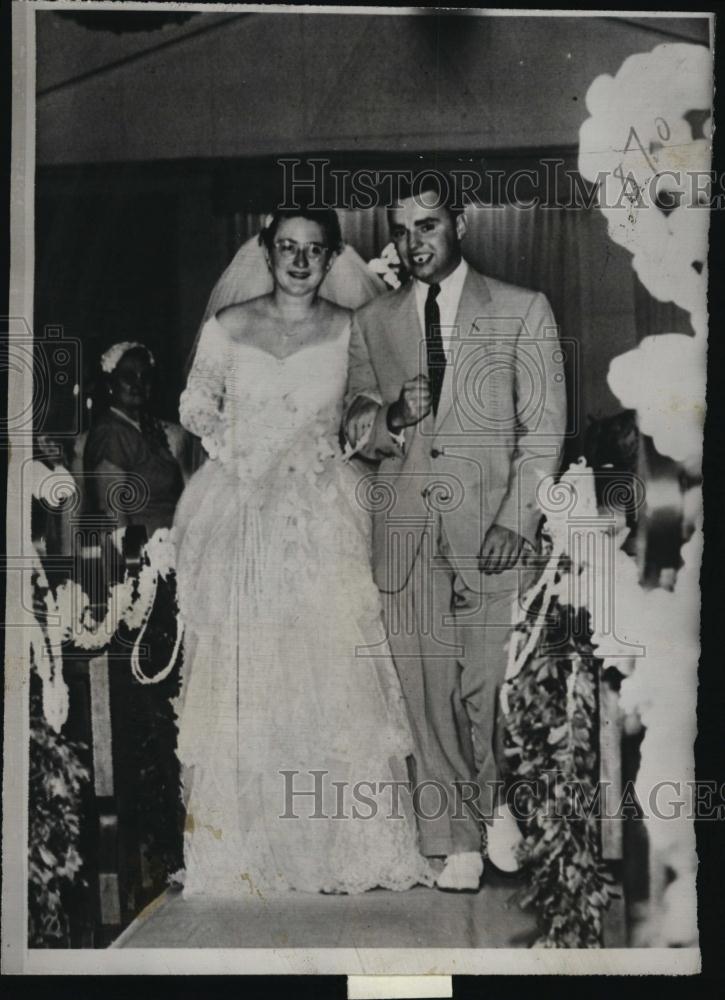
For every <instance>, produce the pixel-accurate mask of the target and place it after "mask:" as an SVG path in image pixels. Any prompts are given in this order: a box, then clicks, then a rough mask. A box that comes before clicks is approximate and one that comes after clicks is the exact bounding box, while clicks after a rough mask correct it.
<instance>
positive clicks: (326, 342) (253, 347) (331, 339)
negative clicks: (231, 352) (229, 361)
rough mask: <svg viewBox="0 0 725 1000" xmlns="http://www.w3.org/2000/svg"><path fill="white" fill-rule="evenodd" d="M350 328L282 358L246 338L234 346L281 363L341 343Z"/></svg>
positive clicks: (236, 342)
mask: <svg viewBox="0 0 725 1000" xmlns="http://www.w3.org/2000/svg"><path fill="white" fill-rule="evenodd" d="M348 330H349V326H346V327H344V328H343V330H342V333H340V334H339V335H338V336H337V337H328V338H327V339H326V340H317V341H315V343H314V344H308V345H306V346H304V347H300V348H299V349H298V350H296V351H292V352H291V354H285V355H283V357H281V358H280V357H277V355H276V354H272V352H271V351H265V349H264V348H263V347H259V346H258V345H257V344H249V343H247V342H246V341H244V340H239V341H235V342H234V346H235V347H246V348H247V350H250V351H256V352H257V353H258V354H265V355H266V356H267V357H268V358H271V359H272V361H277V362H278V363H280V364H281V363H282V362H284V361H289V359H290V358H296V357H297V355H299V354H306V353H307V351H313V350H314V349H315V348H316V347H326V346H329V345H330V344H337V343H339V342H340V341H341V340H342V338H343V336H344V335H345V333H346V332H347V331H348Z"/></svg>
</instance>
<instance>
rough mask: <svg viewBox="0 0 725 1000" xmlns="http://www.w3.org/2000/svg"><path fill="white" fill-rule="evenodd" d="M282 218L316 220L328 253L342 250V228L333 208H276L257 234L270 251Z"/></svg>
mask: <svg viewBox="0 0 725 1000" xmlns="http://www.w3.org/2000/svg"><path fill="white" fill-rule="evenodd" d="M283 219H309V220H310V221H311V222H316V223H317V224H318V226H320V228H321V229H322V231H323V233H324V234H325V245H326V246H327V248H328V249H329V251H330V253H340V251H341V250H342V245H343V244H342V230H341V229H340V220H339V219H338V217H337V212H336V211H335V210H334V208H278V209H277V210H276V212H274V214H273V215H272V218H271V220H270V222H269V225H268V226H265V228H264V229H263V230H262V232H261V233H260V234H259V242H260V243H261V244H262V245H263V246H265V247H266V248H267V250H269V251H270V252H271V250H272V244H273V243H274V238H275V236H276V235H277V229H278V227H279V224H280V222H282V220H283Z"/></svg>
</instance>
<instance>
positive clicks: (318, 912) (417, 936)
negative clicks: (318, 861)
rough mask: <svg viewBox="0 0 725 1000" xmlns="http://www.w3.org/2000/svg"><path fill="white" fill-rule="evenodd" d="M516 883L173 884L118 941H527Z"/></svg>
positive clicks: (529, 926)
mask: <svg viewBox="0 0 725 1000" xmlns="http://www.w3.org/2000/svg"><path fill="white" fill-rule="evenodd" d="M518 887H519V883H518V882H511V881H508V880H505V879H503V878H501V877H497V876H495V875H493V874H489V873H487V874H486V878H485V880H484V886H483V888H482V889H481V890H480V892H478V893H475V894H472V893H449V892H440V891H439V890H437V889H427V888H425V887H422V886H421V887H417V888H415V889H410V890H408V891H407V892H389V891H386V890H382V889H377V890H374V891H372V892H366V893H364V894H362V895H359V896H324V895H313V894H307V893H298V894H297V893H293V894H291V895H289V896H286V897H284V898H280V897H277V898H270V899H268V900H264V899H259V898H258V897H252V896H251V895H250V898H249V900H239V901H237V900H233V901H232V900H214V899H201V898H198V897H197V898H194V897H191V898H189V899H185V898H184V896H183V895H182V894H181V893H180V892H178V891H176V890H168V891H167V892H166V893H165V894H164V895H163V896H161V897H159V899H157V900H155V901H154V902H153V903H151V904H150V905H149V906H148V907H147V908H146V909H145V910H144V911H143V913H141V914H140V915H139V917H138V918H137V919H136V920H135V921H134V922H133V923H132V924H131V925H130V926H129V927H128V928H127V929H126V930H125V931H124V933H123V934H122V935H121V937H120V938H119V939H118V940H117V941H116V942H115V944H114V947H116V948H322V947H327V948H353V947H354V948H421V947H427V948H516V947H521V948H525V947H527V946H529V945H530V944H531V942H532V940H533V938H534V937H535V936H536V933H535V932H536V929H535V925H534V920H533V917H532V916H531V915H530V914H528V913H524V912H523V911H522V910H521V909H520V907H519V906H518V903H517V902H516V900H515V899H514V898H513V896H514V893H515V892H516V890H517V888H518Z"/></svg>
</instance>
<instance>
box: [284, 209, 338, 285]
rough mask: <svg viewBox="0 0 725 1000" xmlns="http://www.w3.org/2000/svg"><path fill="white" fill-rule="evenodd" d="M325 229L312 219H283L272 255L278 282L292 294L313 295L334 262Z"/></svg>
mask: <svg viewBox="0 0 725 1000" xmlns="http://www.w3.org/2000/svg"><path fill="white" fill-rule="evenodd" d="M332 256H333V255H332V254H331V253H330V250H329V248H328V247H327V244H326V240H325V231H324V229H323V228H322V226H321V225H320V224H319V223H318V222H313V221H312V219H303V218H297V219H294V218H293V219H282V221H281V222H280V224H279V225H278V226H277V232H276V233H275V236H274V243H273V245H272V250H271V252H270V254H269V265H270V268H271V270H272V277H273V278H274V282H275V285H277V286H279V287H280V288H281V289H283V291H285V292H287V294H288V295H309V294H310V292H314V291H315V290H316V289H317V288H318V287H319V286H320V284H321V283H322V279H323V278H324V277H325V274H326V273H327V271H328V270H329V267H330V265H331V263H332Z"/></svg>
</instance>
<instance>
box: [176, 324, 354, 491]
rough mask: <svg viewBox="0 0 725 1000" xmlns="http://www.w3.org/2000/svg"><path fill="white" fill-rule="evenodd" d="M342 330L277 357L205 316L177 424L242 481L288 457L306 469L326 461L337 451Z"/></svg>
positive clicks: (346, 332) (343, 360)
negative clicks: (325, 338) (181, 425)
mask: <svg viewBox="0 0 725 1000" xmlns="http://www.w3.org/2000/svg"><path fill="white" fill-rule="evenodd" d="M349 332H350V328H349V324H346V326H345V327H344V329H343V330H342V331H341V332H340V333H339V334H338V335H337V336H335V337H332V338H329V339H327V340H323V341H318V342H315V343H313V344H310V345H307V346H304V347H302V348H300V349H298V350H297V351H295V352H294V353H292V354H289V355H287V356H286V357H282V358H278V357H275V356H274V355H273V354H270V353H269V352H268V351H266V350H264V349H262V348H260V347H257V346H256V345H254V344H250V343H248V342H245V341H238V340H234V339H233V338H232V337H231V336H230V335H229V334H228V333H227V331H226V330H225V329H224V327H222V326H221V324H220V323H219V322H218V320H216V319H211V320H209V321H208V322H207V323H206V325H205V327H204V330H203V332H202V337H201V340H200V343H199V350H198V353H197V356H196V358H195V360H194V365H193V368H192V371H191V373H190V375H189V381H188V384H187V387H186V389H185V390H184V392H183V394H182V396H181V400H180V404H179V411H180V415H181V422H182V424H183V425H184V426H185V427H186V428H187V429H188V430H190V431H192V433H194V434H197V435H199V436H200V437H201V439H202V444H203V446H204V448H205V450H206V451H207V452H208V454H209V456H210V457H211V458H212V459H219V460H220V462H221V463H222V465H224V466H225V468H226V469H227V470H228V471H229V472H230V473H232V474H234V475H237V476H238V477H239V478H240V479H242V480H243V481H244V482H245V483H246V484H247V485H251V483H252V482H258V481H259V479H260V478H261V477H263V476H264V475H265V474H266V473H267V472H269V471H271V470H272V469H273V467H275V466H276V465H277V464H278V463H279V462H280V461H281V460H283V459H284V458H285V456H286V455H287V454H290V455H291V454H292V453H294V456H295V459H296V460H297V461H298V462H301V463H307V465H308V468H309V464H310V463H311V465H313V466H315V465H317V464H318V463H319V462H320V461H324V459H325V458H328V457H330V458H331V457H332V456H333V454H335V453H336V452H338V453H339V449H338V448H337V447H336V440H337V434H338V430H339V426H340V420H341V415H342V413H341V411H342V399H343V394H344V391H345V382H346V378H347V351H348V341H349Z"/></svg>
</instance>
